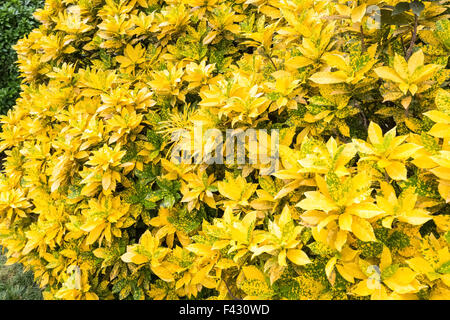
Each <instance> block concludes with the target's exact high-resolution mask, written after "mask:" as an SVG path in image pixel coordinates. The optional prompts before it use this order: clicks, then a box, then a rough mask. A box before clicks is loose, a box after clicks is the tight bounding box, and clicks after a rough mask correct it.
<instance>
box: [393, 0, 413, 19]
mask: <svg viewBox="0 0 450 320" xmlns="http://www.w3.org/2000/svg"><path fill="white" fill-rule="evenodd" d="M409 9H410V5H409V3H408V2H399V3H397V5H396V6H395V7H394V10H392V15H393V16H395V15H398V14H400V13H403V12H405V11H408V10H409Z"/></svg>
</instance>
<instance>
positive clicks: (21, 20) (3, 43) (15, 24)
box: [0, 0, 44, 114]
mask: <svg viewBox="0 0 450 320" xmlns="http://www.w3.org/2000/svg"><path fill="white" fill-rule="evenodd" d="M43 3H44V1H43V0H7V1H3V2H2V3H1V4H0V30H2V32H1V34H0V69H1V70H2V73H1V74H0V113H1V114H5V113H6V112H7V111H8V110H9V109H10V108H11V107H12V106H14V104H15V102H16V99H17V98H18V97H19V91H20V79H18V76H19V72H18V70H17V66H16V64H15V62H16V60H17V55H16V52H15V51H14V50H13V49H12V46H13V45H15V44H16V43H17V41H18V40H19V39H20V38H22V37H23V36H24V35H25V34H27V33H29V32H30V31H31V30H33V28H35V27H36V26H37V25H38V22H37V21H35V20H34V19H33V17H32V14H33V12H34V11H35V10H36V9H37V8H39V7H42V5H43Z"/></svg>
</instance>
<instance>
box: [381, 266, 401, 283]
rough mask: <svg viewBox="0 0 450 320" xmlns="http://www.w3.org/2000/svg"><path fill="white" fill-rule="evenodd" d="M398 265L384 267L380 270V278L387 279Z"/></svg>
mask: <svg viewBox="0 0 450 320" xmlns="http://www.w3.org/2000/svg"><path fill="white" fill-rule="evenodd" d="M398 268H399V265H398V264H392V265H390V266H388V267H386V268H385V269H384V270H383V271H382V272H381V279H383V280H384V279H389V278H390V277H392V276H393V275H394V274H395V273H396V272H397V270H398Z"/></svg>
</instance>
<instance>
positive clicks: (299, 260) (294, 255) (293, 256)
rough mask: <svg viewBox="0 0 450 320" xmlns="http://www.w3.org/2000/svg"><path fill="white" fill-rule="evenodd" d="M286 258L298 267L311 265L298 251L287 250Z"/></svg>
mask: <svg viewBox="0 0 450 320" xmlns="http://www.w3.org/2000/svg"><path fill="white" fill-rule="evenodd" d="M287 258H288V259H289V260H291V261H292V262H293V263H295V264H297V265H299V266H302V265H305V264H308V263H311V260H310V259H309V258H308V256H307V254H306V253H305V252H304V251H302V250H298V249H289V250H288V251H287Z"/></svg>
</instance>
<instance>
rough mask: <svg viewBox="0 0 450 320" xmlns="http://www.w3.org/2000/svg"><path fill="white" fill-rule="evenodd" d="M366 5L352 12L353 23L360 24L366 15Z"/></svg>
mask: <svg viewBox="0 0 450 320" xmlns="http://www.w3.org/2000/svg"><path fill="white" fill-rule="evenodd" d="M366 7H367V5H366V4H362V5H360V6H358V7H356V8H354V9H353V10H352V14H351V18H352V22H353V23H357V22H361V20H362V18H363V17H364V15H365V14H366Z"/></svg>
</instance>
